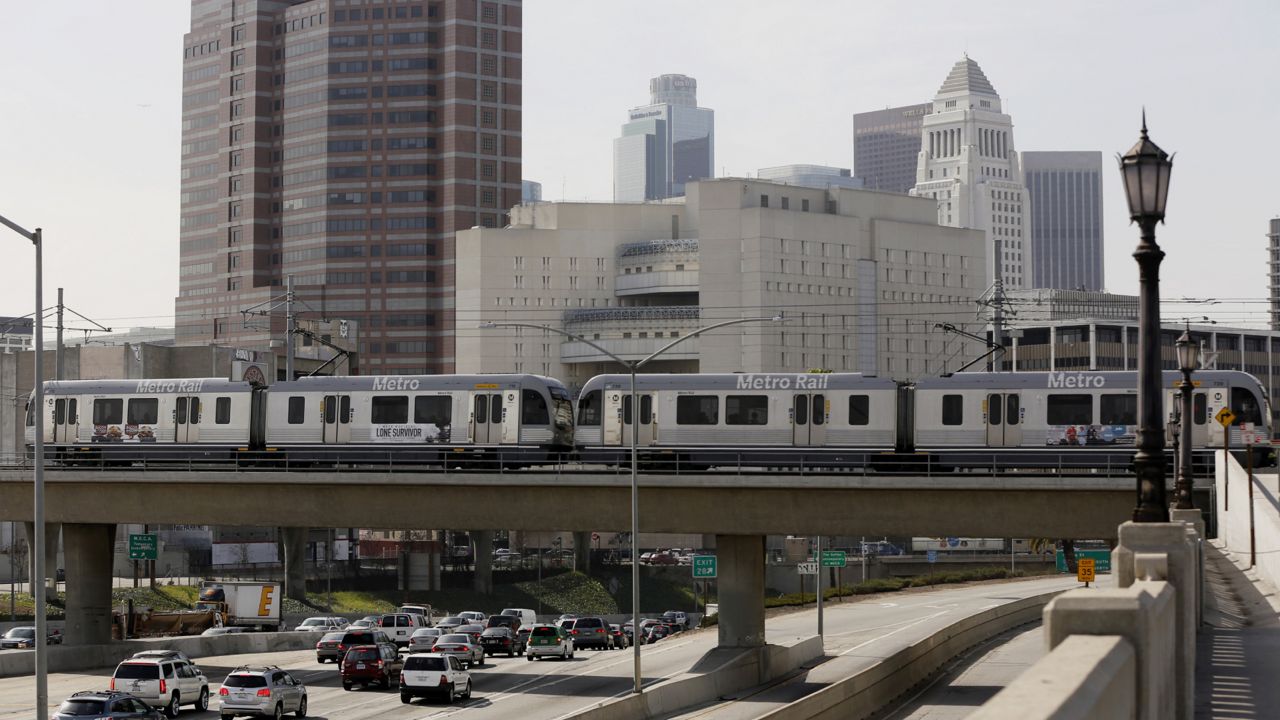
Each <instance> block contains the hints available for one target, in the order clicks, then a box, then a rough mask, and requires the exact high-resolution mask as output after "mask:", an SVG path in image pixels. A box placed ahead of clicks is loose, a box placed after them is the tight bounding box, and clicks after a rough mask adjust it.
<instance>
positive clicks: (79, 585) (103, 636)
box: [63, 523, 116, 645]
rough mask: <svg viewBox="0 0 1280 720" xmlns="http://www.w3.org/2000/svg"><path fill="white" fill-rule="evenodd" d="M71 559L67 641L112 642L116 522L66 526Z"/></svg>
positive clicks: (93, 643)
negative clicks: (112, 587) (113, 564)
mask: <svg viewBox="0 0 1280 720" xmlns="http://www.w3.org/2000/svg"><path fill="white" fill-rule="evenodd" d="M63 532H64V533H65V540H66V550H67V552H66V559H67V567H66V571H67V603H66V614H67V623H66V631H65V633H66V643H67V644H68V645H99V644H105V643H109V642H111V565H112V559H113V557H114V553H115V542H116V526H115V525H107V524H92V525H89V524H81V523H75V524H71V523H68V524H67V525H65V526H63Z"/></svg>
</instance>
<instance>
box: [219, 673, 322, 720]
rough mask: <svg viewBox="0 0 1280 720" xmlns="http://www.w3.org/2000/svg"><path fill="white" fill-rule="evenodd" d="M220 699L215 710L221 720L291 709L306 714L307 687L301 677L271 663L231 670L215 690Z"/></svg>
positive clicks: (279, 714)
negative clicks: (296, 677)
mask: <svg viewBox="0 0 1280 720" xmlns="http://www.w3.org/2000/svg"><path fill="white" fill-rule="evenodd" d="M218 699H219V700H220V701H221V704H220V707H219V708H218V713H219V714H220V715H221V716H222V720H231V718H234V717H239V716H241V715H248V716H251V717H272V718H279V717H283V716H284V715H285V713H293V714H294V715H297V716H298V717H306V716H307V687H306V686H305V685H303V684H302V681H301V680H297V679H295V678H294V677H293V676H292V675H290V674H289V673H287V672H285V671H284V670H281V669H280V668H278V667H276V666H275V665H267V666H255V667H250V666H248V665H244V666H241V667H238V668H236V669H235V670H232V671H231V672H230V673H229V674H228V675H227V677H226V679H225V680H223V681H222V688H221V689H219V690H218Z"/></svg>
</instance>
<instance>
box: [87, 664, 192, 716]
mask: <svg viewBox="0 0 1280 720" xmlns="http://www.w3.org/2000/svg"><path fill="white" fill-rule="evenodd" d="M111 689H112V690H115V691H117V692H127V693H129V694H130V695H132V696H134V697H136V698H138V699H139V700H141V701H143V702H145V703H146V704H148V705H150V706H151V707H156V708H163V709H164V714H165V715H168V716H169V717H177V716H178V708H179V706H182V705H191V706H194V707H195V709H196V711H197V712H204V711H205V710H208V709H209V679H208V678H206V677H205V676H204V674H203V673H201V672H200V668H198V667H196V666H195V665H193V664H191V663H190V662H188V661H187V660H182V659H178V658H176V657H148V658H129V659H128V660H125V661H124V662H122V663H120V664H119V665H117V666H116V671H115V672H114V673H112V675H111Z"/></svg>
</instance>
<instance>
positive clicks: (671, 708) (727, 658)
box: [560, 636, 822, 720]
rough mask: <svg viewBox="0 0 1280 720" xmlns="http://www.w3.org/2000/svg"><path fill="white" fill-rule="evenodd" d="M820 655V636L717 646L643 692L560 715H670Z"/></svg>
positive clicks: (600, 718)
mask: <svg viewBox="0 0 1280 720" xmlns="http://www.w3.org/2000/svg"><path fill="white" fill-rule="evenodd" d="M821 656H822V640H821V638H818V637H817V636H814V637H810V638H805V639H803V640H800V641H798V642H796V643H793V644H790V645H766V646H764V647H761V648H751V649H728V648H726V649H719V648H718V649H715V650H712V651H710V652H708V653H707V654H706V655H704V656H703V657H702V659H701V660H699V661H698V663H697V664H696V665H694V667H693V668H692V669H690V671H689V672H687V673H684V674H683V675H679V676H677V677H674V678H672V679H670V680H666V681H663V682H661V683H658V684H657V685H654V686H653V687H650V688H648V689H647V690H645V691H644V692H643V693H641V694H639V695H635V694H632V695H627V696H626V697H621V698H615V699H613V700H606V701H605V702H602V703H599V704H597V705H593V706H591V707H588V708H586V709H584V710H580V711H578V712H576V713H574V714H572V715H569V716H566V717H564V718H561V719H560V720H643V719H645V718H653V717H659V716H663V715H669V714H671V713H673V712H675V711H677V710H680V709H682V708H687V707H692V706H694V705H701V704H702V703H706V702H710V701H712V700H715V699H716V698H718V697H722V696H724V695H728V694H730V693H735V692H738V691H741V690H745V689H747V688H750V687H755V686H756V685H760V684H762V683H768V682H772V681H774V680H777V679H780V678H782V677H784V676H786V675H788V674H790V673H792V672H794V671H795V670H797V669H799V667H800V666H801V665H803V664H804V663H807V662H810V661H812V660H815V659H817V658H819V657H821Z"/></svg>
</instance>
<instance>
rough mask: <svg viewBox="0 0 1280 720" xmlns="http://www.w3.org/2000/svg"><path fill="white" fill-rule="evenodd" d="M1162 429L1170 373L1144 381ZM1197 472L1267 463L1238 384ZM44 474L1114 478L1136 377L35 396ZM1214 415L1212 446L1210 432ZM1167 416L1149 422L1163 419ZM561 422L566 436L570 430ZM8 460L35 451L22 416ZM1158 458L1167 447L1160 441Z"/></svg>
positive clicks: (501, 382)
mask: <svg viewBox="0 0 1280 720" xmlns="http://www.w3.org/2000/svg"><path fill="white" fill-rule="evenodd" d="M1162 380H1163V386H1164V388H1165V392H1164V393H1163V401H1164V408H1165V410H1166V412H1169V411H1171V410H1172V409H1173V407H1174V405H1175V403H1174V398H1175V397H1176V388H1177V385H1178V383H1180V377H1179V376H1178V375H1177V373H1173V372H1166V373H1164V375H1163V378H1162ZM1193 382H1194V383H1195V392H1194V395H1193V413H1192V438H1193V442H1194V448H1195V457H1196V465H1197V467H1203V466H1207V465H1208V464H1209V463H1211V462H1212V451H1213V450H1214V449H1216V448H1219V447H1221V446H1222V443H1223V440H1224V432H1226V433H1229V435H1228V436H1227V437H1228V439H1229V441H1230V443H1231V444H1232V445H1233V446H1235V447H1240V445H1241V440H1242V439H1243V437H1242V433H1243V432H1244V430H1245V428H1246V426H1247V424H1249V425H1252V426H1253V429H1254V432H1253V433H1251V435H1252V436H1256V438H1258V439H1260V440H1259V441H1258V442H1257V443H1256V445H1255V448H1254V451H1255V456H1256V457H1255V461H1256V462H1257V463H1258V464H1270V463H1271V462H1273V460H1274V453H1272V448H1271V442H1270V438H1271V437H1272V427H1271V422H1270V418H1271V412H1270V407H1269V406H1268V404H1267V402H1266V396H1265V393H1264V392H1263V389H1262V386H1261V384H1260V383H1259V382H1258V380H1257V379H1256V378H1254V377H1253V376H1251V375H1248V374H1246V373H1243V372H1236V371H1212V370H1206V371H1201V372H1198V373H1196V374H1195V376H1194V380H1193ZM45 393H46V394H45V399H44V400H45V402H44V408H43V412H44V416H45V417H44V441H45V447H46V457H48V458H50V459H51V460H53V461H55V462H61V463H63V464H67V465H74V464H86V465H92V464H98V463H131V462H137V461H140V460H145V461H152V460H156V461H162V460H182V461H194V460H198V461H201V462H232V461H234V462H257V461H262V460H266V461H267V462H265V463H263V464H265V465H267V466H273V463H274V461H281V460H284V461H287V462H289V463H293V464H297V465H307V464H337V463H341V464H354V465H359V464H368V463H395V464H403V465H410V466H411V465H414V464H428V465H431V464H436V465H451V466H464V467H467V466H470V467H492V466H494V465H501V466H503V467H524V466H531V465H540V464H547V463H553V462H559V461H562V460H567V459H574V458H576V459H578V460H581V461H583V462H586V463H596V464H606V465H620V464H624V463H625V462H627V461H628V460H629V458H630V445H631V438H632V435H633V433H634V434H636V435H637V436H638V439H639V447H640V451H639V453H638V455H639V456H640V458H641V459H642V462H643V463H644V466H645V467H646V469H655V470H656V469H669V468H670V467H672V466H673V465H674V466H675V467H676V468H677V469H679V468H681V467H683V468H685V469H689V470H698V469H705V468H713V467H732V466H738V467H797V466H799V467H815V468H849V467H864V468H872V469H877V468H886V467H902V466H918V465H921V464H927V465H929V466H931V467H933V468H935V469H940V470H949V469H965V468H969V469H973V468H996V467H999V468H1045V467H1063V466H1070V467H1072V468H1091V467H1092V468H1097V467H1108V468H1116V469H1122V468H1123V467H1124V466H1125V464H1126V463H1127V462H1128V461H1129V460H1130V459H1131V458H1132V455H1133V451H1134V442H1135V436H1136V430H1137V428H1136V425H1137V373H1134V372H1093V371H1088V372H1019V373H962V374H957V375H952V376H949V377H939V378H925V379H921V380H917V381H915V382H898V381H894V380H891V379H887V378H879V377H874V376H864V375H861V374H856V373H798V374H797V373H741V374H670V375H666V374H663V375H637V396H638V400H639V403H638V404H639V408H638V410H639V412H638V420H639V423H638V425H637V426H636V427H633V426H632V424H631V416H632V412H631V397H630V380H629V376H628V375H601V376H597V377H594V378H592V379H590V380H588V381H587V383H586V384H585V385H584V386H583V387H582V389H581V392H580V394H579V397H578V399H577V402H576V405H575V403H574V402H573V401H572V400H571V398H570V395H569V392H568V391H567V390H566V388H565V386H564V385H562V384H561V383H560V382H558V381H557V380H555V379H552V378H547V377H541V376H536V375H424V376H344V377H314V378H303V379H300V380H296V381H293V382H280V383H276V384H274V385H271V386H266V387H263V386H255V385H251V384H249V383H247V382H234V381H227V380H222V379H217V378H211V379H174V380H169V379H166V380H85V381H50V382H47V383H45ZM1223 408H1230V409H1231V410H1232V411H1233V413H1234V414H1235V416H1236V418H1235V421H1234V424H1233V425H1232V426H1231V427H1230V428H1223V426H1222V425H1220V424H1219V423H1217V422H1215V420H1214V417H1215V415H1216V414H1217V413H1218V412H1219V411H1220V410H1222V409H1223ZM1167 417H1168V416H1167V415H1166V418H1167ZM575 420H576V422H575ZM26 422H27V428H26V430H27V444H28V445H29V446H30V445H31V444H32V443H33V442H34V408H33V407H32V406H31V403H28V412H27V421H26ZM1169 439H1170V440H1172V438H1171V437H1170V438H1169Z"/></svg>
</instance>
